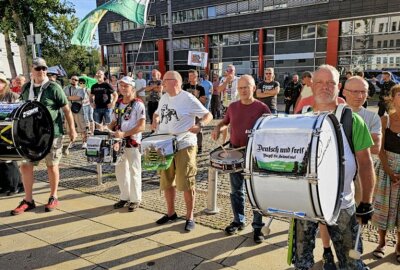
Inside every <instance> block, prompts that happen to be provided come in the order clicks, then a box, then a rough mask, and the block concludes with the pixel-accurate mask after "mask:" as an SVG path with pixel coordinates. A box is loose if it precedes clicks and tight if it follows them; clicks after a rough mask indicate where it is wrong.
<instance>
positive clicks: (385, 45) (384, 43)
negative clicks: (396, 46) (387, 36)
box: [383, 40, 388, 48]
mask: <svg viewBox="0 0 400 270" xmlns="http://www.w3.org/2000/svg"><path fill="white" fill-rule="evenodd" d="M387 46H388V41H387V40H384V41H383V47H384V48H387Z"/></svg>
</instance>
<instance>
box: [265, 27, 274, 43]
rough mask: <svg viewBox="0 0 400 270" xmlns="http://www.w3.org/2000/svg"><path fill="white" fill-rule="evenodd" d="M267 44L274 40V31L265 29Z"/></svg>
mask: <svg viewBox="0 0 400 270" xmlns="http://www.w3.org/2000/svg"><path fill="white" fill-rule="evenodd" d="M266 32H267V39H266V41H267V42H274V40H275V30H274V29H267V30H266Z"/></svg>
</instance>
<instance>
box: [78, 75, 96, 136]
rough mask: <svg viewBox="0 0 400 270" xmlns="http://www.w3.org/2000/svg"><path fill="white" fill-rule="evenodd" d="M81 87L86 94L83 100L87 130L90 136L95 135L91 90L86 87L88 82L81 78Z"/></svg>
mask: <svg viewBox="0 0 400 270" xmlns="http://www.w3.org/2000/svg"><path fill="white" fill-rule="evenodd" d="M79 87H80V88H82V89H83V91H84V92H85V98H84V99H83V100H82V110H83V116H84V118H85V124H86V130H87V133H88V134H93V133H94V119H93V108H92V106H90V98H89V97H90V89H89V88H88V87H86V80H85V79H84V78H79Z"/></svg>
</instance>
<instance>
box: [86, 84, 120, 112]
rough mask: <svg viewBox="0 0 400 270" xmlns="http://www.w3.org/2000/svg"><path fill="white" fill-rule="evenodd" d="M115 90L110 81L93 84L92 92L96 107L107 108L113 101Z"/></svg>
mask: <svg viewBox="0 0 400 270" xmlns="http://www.w3.org/2000/svg"><path fill="white" fill-rule="evenodd" d="M114 92H115V90H114V89H113V88H112V86H111V85H110V84H109V83H106V82H103V83H95V84H93V86H92V88H91V91H90V93H91V94H93V95H94V103H95V104H96V109H106V108H107V105H108V104H110V103H111V94H112V93H114Z"/></svg>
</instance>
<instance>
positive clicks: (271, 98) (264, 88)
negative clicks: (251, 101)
mask: <svg viewBox="0 0 400 270" xmlns="http://www.w3.org/2000/svg"><path fill="white" fill-rule="evenodd" d="M274 78H275V74H274V69H273V68H267V69H265V80H264V81H263V82H262V83H260V84H259V85H258V86H257V92H256V98H257V99H258V100H260V101H262V102H264V104H265V105H267V106H268V108H269V109H270V111H271V113H273V114H276V113H278V107H277V100H278V94H279V90H280V85H279V82H277V81H275V80H274Z"/></svg>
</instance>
